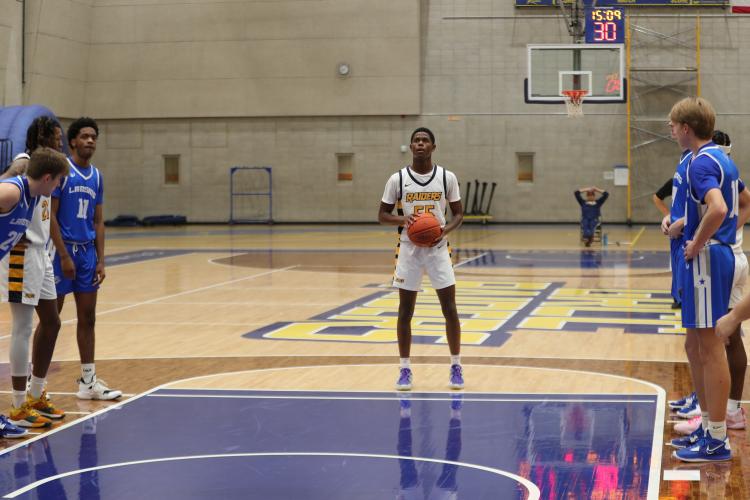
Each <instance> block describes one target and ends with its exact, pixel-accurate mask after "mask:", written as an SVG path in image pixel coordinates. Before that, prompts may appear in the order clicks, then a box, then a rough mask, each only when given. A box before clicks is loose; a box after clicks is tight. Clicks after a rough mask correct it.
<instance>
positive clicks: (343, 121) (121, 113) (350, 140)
mask: <svg viewBox="0 0 750 500" xmlns="http://www.w3.org/2000/svg"><path fill="white" fill-rule="evenodd" d="M62 4H65V5H64V6H61V5H62ZM33 6H36V7H35V8H36V10H34V7H33ZM40 6H43V7H44V8H43V9H42V10H41V11H40V12H37V11H39V7H40ZM27 9H29V12H30V21H29V26H30V27H32V28H34V29H35V30H36V31H34V32H33V33H30V34H29V38H37V40H36V42H35V43H34V47H35V48H34V49H33V52H28V51H27V56H29V59H30V60H29V61H28V62H27V65H28V66H27V71H30V72H31V80H30V81H28V82H27V84H26V86H25V89H24V101H25V102H26V103H36V102H38V103H44V104H47V105H49V106H50V107H52V108H53V109H54V110H55V111H56V112H57V113H58V114H60V115H61V116H64V117H66V118H73V117H76V116H79V115H81V114H87V115H91V116H94V117H96V118H97V119H99V121H100V123H101V124H102V140H101V144H100V150H99V152H98V153H97V158H96V160H97V163H98V164H99V165H100V166H101V167H102V170H103V171H104V175H105V182H106V189H107V201H106V204H105V207H106V208H105V211H106V215H107V217H111V216H114V215H116V214H119V213H136V214H137V215H140V216H144V215H152V214H157V213H181V214H185V215H187V216H188V217H189V219H190V220H194V221H225V220H227V217H228V214H229V196H228V191H229V176H228V169H229V167H230V166H232V165H270V166H272V167H273V169H274V218H275V219H277V220H280V221H374V220H375V216H376V211H377V206H378V202H379V199H380V196H381V194H382V190H383V185H384V183H385V180H386V179H387V177H388V175H389V174H390V173H391V172H393V171H394V170H395V169H397V168H398V167H399V166H401V165H403V164H405V163H407V162H408V161H409V160H410V156H409V155H408V154H403V153H401V151H400V146H401V145H403V144H405V143H407V142H408V136H409V133H410V132H411V130H412V129H413V128H414V127H415V126H418V125H426V126H429V127H431V128H432V129H433V130H434V131H435V132H436V134H437V139H438V150H437V152H436V155H435V156H436V159H437V160H438V161H439V162H441V163H442V164H444V165H446V166H447V167H449V168H451V169H452V170H454V171H455V172H456V173H457V174H458V176H459V179H460V181H461V188H462V190H463V189H465V187H466V181H468V180H473V179H475V178H479V179H486V180H488V181H493V180H494V181H497V182H498V183H499V185H498V189H497V192H496V194H495V196H496V199H495V201H494V203H493V215H494V216H495V218H496V220H501V221H515V222H522V221H575V220H577V219H578V214H579V212H578V207H577V205H576V204H575V202H574V200H573V198H572V190H573V189H574V188H575V187H578V186H580V185H584V184H598V185H600V186H602V187H604V188H606V189H609V190H610V191H611V192H612V198H611V200H610V202H608V203H607V205H605V208H604V217H605V220H607V221H623V220H625V206H626V202H625V189H624V188H620V187H614V186H613V185H612V182H611V181H608V180H605V179H604V173H605V172H606V171H609V170H611V168H612V166H613V165H614V164H616V163H624V162H625V159H626V153H627V150H626V142H625V137H626V122H625V106H624V105H603V106H587V107H586V113H587V114H586V117H585V118H584V119H583V120H579V121H575V120H569V119H568V118H567V117H565V116H564V115H563V113H564V111H563V107H562V106H547V105H529V104H526V103H524V101H523V77H524V75H525V73H526V45H527V44H529V43H569V42H570V37H569V35H568V33H567V31H566V28H565V25H564V23H563V22H562V20H560V19H556V18H549V17H547V18H532V17H533V16H530V12H531V11H528V10H527V11H521V10H519V9H515V8H514V7H513V2H511V1H503V2H498V1H496V0H380V1H378V2H366V1H361V0H296V1H285V0H278V1H273V2H268V1H258V0H248V1H235V2H219V1H205V2H185V3H184V4H179V3H175V2H167V1H164V0H138V1H136V0H132V1H131V2H124V1H122V0H89V1H83V0H78V1H76V0H59V1H55V2H44V3H43V5H42V3H40V2H39V1H38V0H28V2H27ZM675 9H676V8H675ZM534 12H540V11H534ZM632 12H633V13H634V15H643V14H644V13H660V12H659V11H654V10H651V9H649V10H647V11H646V10H640V11H636V10H633V11H632ZM667 12H669V13H675V12H677V11H676V10H674V9H672V10H669V11H667ZM679 12H680V13H682V14H691V13H693V14H694V13H696V12H698V11H695V10H691V9H687V10H683V9H681V10H679ZM701 12H702V13H704V14H711V15H712V16H714V17H711V16H705V17H704V19H703V21H702V38H703V45H702V53H701V57H702V70H703V71H702V74H701V76H702V88H703V95H704V96H706V97H707V98H709V99H710V100H712V101H713V102H714V104H715V105H716V108H717V111H718V112H719V123H718V125H719V126H720V127H723V128H725V129H726V130H727V131H729V133H730V134H731V135H732V137H734V138H736V145H735V148H734V150H733V155H734V157H735V159H736V160H737V162H738V164H739V165H740V168H741V170H743V169H744V167H743V165H744V164H745V163H746V162H747V161H750V150H748V146H747V145H745V144H743V142H742V137H743V136H746V135H747V132H750V130H748V128H750V126H749V125H748V123H750V122H749V121H748V120H747V116H748V114H750V103H749V102H748V100H747V98H746V96H745V95H744V94H745V93H743V92H742V91H741V89H742V88H743V87H742V85H743V82H744V75H745V73H747V71H749V70H748V68H750V64H748V63H750V61H748V59H750V50H748V49H749V48H750V19H748V18H747V16H745V17H744V18H741V17H738V16H734V17H730V16H723V15H719V16H718V17H716V15H717V14H721V13H722V11H720V10H712V11H710V12H706V11H701ZM546 13H547V14H550V13H554V11H553V12H546ZM662 13H664V12H662ZM35 19H36V21H35ZM642 21H643V22H644V23H645V22H646V20H645V19H642ZM651 22H653V21H651ZM693 22H694V18H690V17H685V16H684V15H683V16H681V17H671V18H663V19H661V20H659V21H658V23H660V24H659V26H658V27H659V29H661V30H663V31H666V32H670V31H675V32H677V31H681V30H683V29H684V28H685V27H686V23H693ZM0 29H1V27H0ZM37 34H38V36H37ZM0 43H2V34H1V33H0ZM61 48H62V49H64V50H60V49H61ZM28 50H31V49H28ZM84 54H87V56H86V57H83V55H84ZM648 54H650V56H649V57H652V58H653V60H650V61H642V62H643V63H644V64H646V63H648V64H663V63H668V62H674V61H670V60H663V58H664V57H668V58H669V57H671V58H674V57H676V56H675V55H670V56H664V55H659V54H660V53H659V52H658V51H649V52H648ZM0 57H2V56H0ZM680 57H687V56H684V55H682V56H680ZM340 62H347V63H349V64H350V65H351V70H352V71H351V75H350V76H349V77H347V78H341V77H339V76H337V75H336V66H337V64H338V63H340ZM0 66H1V65H0ZM684 90H685V91H688V92H689V91H690V89H684ZM679 97H681V95H680V94H677V93H669V92H666V93H662V94H659V95H658V97H657V98H658V99H659V100H660V101H663V102H667V101H669V102H671V101H673V100H676V99H678V98H679ZM645 105H646V106H648V105H649V103H645ZM517 152H533V153H534V154H535V156H534V160H535V172H534V173H535V177H534V182H533V183H532V184H519V183H517V182H516V180H515V179H516V168H517V165H516V153H517ZM337 154H352V155H353V156H352V165H353V166H352V171H353V174H354V178H353V181H352V182H348V183H347V182H338V180H337V158H336V155H337ZM678 154H679V151H677V148H676V146H674V147H673V146H672V145H670V144H667V143H665V144H663V145H661V146H660V147H658V148H655V149H653V150H649V151H648V152H647V153H646V154H644V155H642V157H641V158H640V159H639V165H638V168H639V169H640V170H639V177H638V179H636V182H634V186H633V188H634V199H633V203H634V205H633V207H634V210H633V216H634V217H633V218H634V220H636V221H638V220H643V221H646V220H653V219H654V216H655V212H654V210H653V208H652V207H651V202H650V199H649V198H650V193H651V192H652V190H655V189H656V188H657V187H658V186H659V185H660V184H661V183H662V182H663V181H664V180H666V179H667V178H668V177H669V176H670V175H671V171H672V169H673V167H674V163H675V161H676V158H677V155H678ZM163 155H180V184H179V185H177V186H164V184H163V178H164V173H163ZM745 177H747V175H746V176H745Z"/></svg>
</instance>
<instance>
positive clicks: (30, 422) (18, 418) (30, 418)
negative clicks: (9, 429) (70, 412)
mask: <svg viewBox="0 0 750 500" xmlns="http://www.w3.org/2000/svg"><path fill="white" fill-rule="evenodd" d="M8 418H9V419H10V423H11V424H13V425H17V426H18V427H30V428H34V429H36V428H39V427H49V426H50V425H52V420H50V419H48V418H47V417H43V416H41V415H40V414H39V412H37V411H36V410H35V409H34V408H32V407H31V406H30V405H29V402H28V401H26V402H25V403H24V404H22V405H21V407H20V408H11V409H10V414H9V415H8Z"/></svg>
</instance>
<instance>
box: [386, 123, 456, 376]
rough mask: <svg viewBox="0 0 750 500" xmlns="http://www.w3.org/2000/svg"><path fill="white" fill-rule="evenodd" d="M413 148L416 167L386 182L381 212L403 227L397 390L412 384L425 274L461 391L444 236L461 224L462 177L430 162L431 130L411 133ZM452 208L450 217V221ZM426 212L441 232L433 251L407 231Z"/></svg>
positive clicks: (397, 276)
mask: <svg viewBox="0 0 750 500" xmlns="http://www.w3.org/2000/svg"><path fill="white" fill-rule="evenodd" d="M410 148H411V152H412V164H411V165H409V166H407V167H404V168H402V169H401V170H399V171H398V172H396V173H395V174H393V175H392V176H391V177H390V179H388V182H387V183H386V185H385V192H384V193H383V199H382V200H381V202H380V211H379V213H378V221H379V222H380V223H381V224H391V225H396V226H399V229H398V230H399V233H400V239H399V244H398V250H397V261H396V271H395V272H394V275H393V286H394V287H396V288H398V289H399V307H398V323H397V326H396V333H397V335H398V351H399V355H400V358H401V360H400V370H399V378H398V381H397V382H396V389H398V390H404V391H408V390H410V389H411V386H412V372H411V364H410V361H409V355H410V351H411V318H412V316H413V315H414V306H415V304H416V302H417V292H418V291H419V290H420V286H421V283H422V276H423V274H424V273H425V272H426V273H427V275H428V276H429V277H430V281H431V283H432V287H433V288H434V289H435V291H436V292H437V296H438V299H439V300H440V307H441V309H442V311H443V316H444V317H445V330H446V336H447V338H448V346H449V348H450V353H451V368H450V379H449V385H450V387H451V388H453V389H461V388H463V386H464V379H463V373H462V370H461V361H460V357H459V353H460V350H461V325H460V323H459V319H458V312H457V311H456V278H455V275H454V273H453V263H452V262H451V256H450V248H449V245H448V240H447V238H446V236H447V235H448V233H450V232H451V231H453V230H454V229H456V228H457V227H459V226H460V225H461V222H462V221H463V207H462V206H461V195H460V193H459V188H458V179H456V176H455V175H454V174H453V173H452V172H449V171H448V170H446V169H445V168H443V167H441V166H439V165H436V164H433V163H432V152H433V151H435V148H436V144H435V135H434V134H433V133H432V132H431V131H430V130H429V129H427V128H424V127H420V128H418V129H416V130H415V131H414V132H413V133H412V134H411V141H410ZM423 193H429V195H428V194H423ZM448 206H450V209H451V213H452V218H451V221H450V222H448V223H446V221H445V215H446V213H447V209H448ZM394 208H397V215H394V214H393V213H392V212H393V209H394ZM423 213H431V214H432V215H434V216H435V217H436V218H437V219H438V220H439V221H440V225H441V226H442V228H443V232H442V235H441V236H440V237H439V238H438V239H437V240H435V241H434V242H433V243H432V245H431V246H429V247H418V246H416V245H415V244H414V243H412V242H411V240H409V237H408V235H407V231H405V229H407V228H408V227H409V225H410V224H411V223H412V222H414V220H415V218H416V216H418V215H420V214H423Z"/></svg>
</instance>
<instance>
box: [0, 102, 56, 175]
mask: <svg viewBox="0 0 750 500" xmlns="http://www.w3.org/2000/svg"><path fill="white" fill-rule="evenodd" d="M40 116H51V117H52V118H55V119H57V117H56V116H55V114H54V113H53V112H52V111H50V110H49V109H48V108H46V107H44V106H41V105H39V104H33V105H30V106H8V107H7V108H0V172H4V171H5V169H7V168H8V166H9V165H10V162H11V161H12V160H13V158H14V157H15V156H16V155H17V154H18V153H23V152H24V150H25V149H26V131H27V130H28V129H29V125H31V122H33V121H34V120H35V119H36V118H38V117H40ZM64 135H65V131H63V136H64ZM67 146H68V145H67V141H66V140H65V139H63V148H64V149H65V150H66V151H67Z"/></svg>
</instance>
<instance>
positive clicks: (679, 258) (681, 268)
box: [669, 238, 685, 302]
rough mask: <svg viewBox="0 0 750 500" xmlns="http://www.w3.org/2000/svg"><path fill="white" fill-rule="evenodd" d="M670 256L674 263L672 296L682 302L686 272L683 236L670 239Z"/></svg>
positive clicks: (676, 300) (672, 263)
mask: <svg viewBox="0 0 750 500" xmlns="http://www.w3.org/2000/svg"><path fill="white" fill-rule="evenodd" d="M669 245H670V247H669V252H670V254H669V256H670V259H671V265H672V298H673V299H674V300H675V302H682V275H683V274H684V273H685V247H684V246H683V240H682V238H677V239H676V240H669Z"/></svg>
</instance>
